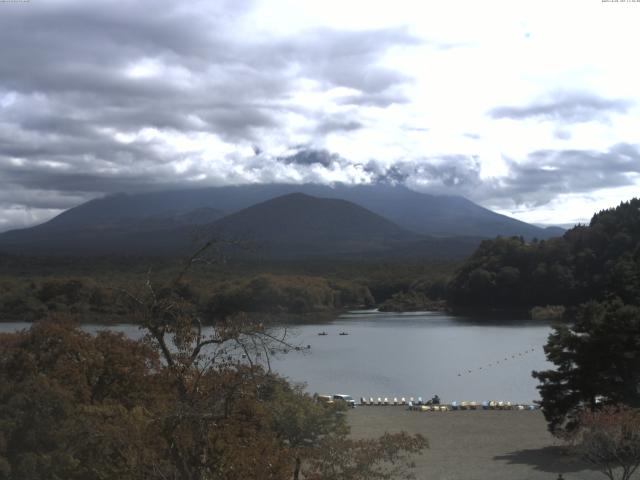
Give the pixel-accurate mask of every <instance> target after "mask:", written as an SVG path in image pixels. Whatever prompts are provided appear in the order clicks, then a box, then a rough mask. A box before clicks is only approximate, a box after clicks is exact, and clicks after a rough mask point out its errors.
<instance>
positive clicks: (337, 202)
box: [0, 184, 560, 258]
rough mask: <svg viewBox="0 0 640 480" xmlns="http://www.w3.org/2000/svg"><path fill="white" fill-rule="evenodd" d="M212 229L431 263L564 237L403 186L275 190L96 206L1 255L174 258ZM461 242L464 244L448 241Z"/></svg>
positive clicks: (18, 233) (154, 197)
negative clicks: (492, 240) (514, 240)
mask: <svg viewBox="0 0 640 480" xmlns="http://www.w3.org/2000/svg"><path fill="white" fill-rule="evenodd" d="M212 232H218V233H219V234H223V233H224V234H225V235H227V236H235V237H240V236H245V237H246V236H251V237H252V238H253V239H254V240H256V241H257V242H260V243H261V244H263V245H264V244H269V245H271V247H269V248H270V252H271V253H273V254H277V255H280V254H281V253H283V252H285V251H288V252H290V253H291V254H296V255H298V254H300V255H301V254H303V253H305V254H306V253H310V252H313V253H314V254H320V253H322V252H325V253H331V254H337V253H338V252H355V251H358V250H359V251H361V253H362V254H363V255H367V254H368V253H367V252H382V251H384V252H387V253H389V254H390V252H392V251H393V252H394V255H401V256H404V257H407V258H413V257H414V256H418V257H421V256H424V255H425V254H427V253H428V255H432V256H433V255H434V252H435V251H436V250H437V249H441V250H442V251H447V252H450V254H451V255H452V256H461V255H464V254H467V253H469V252H471V251H472V250H473V248H474V247H475V245H477V243H478V241H479V239H480V238H487V237H495V236H496V235H502V236H512V235H516V236H523V237H525V238H533V237H537V238H540V239H544V238H549V237H550V236H554V235H557V234H559V233H560V232H558V231H557V230H555V229H543V228H539V227H536V226H533V225H529V224H527V223H524V222H521V221H518V220H515V219H513V218H510V217H507V216H504V215H499V214H497V213H495V212H492V211H490V210H487V209H485V208H483V207H480V206H479V205H476V204H474V203H473V202H471V201H469V200H466V199H464V198H462V197H455V196H435V195H429V194H425V193H419V192H415V191H413V190H410V189H408V188H406V187H403V186H393V185H386V184H375V185H360V186H348V185H343V184H338V185H336V186H333V187H331V186H326V185H318V184H305V185H289V184H269V185H243V186H227V187H211V188H204V189H197V190H182V191H164V192H153V193H142V194H131V195H128V194H119V195H113V196H108V197H105V198H100V199H95V200H91V201H89V202H86V203H84V204H82V205H79V206H77V207H75V208H71V209H69V210H67V211H65V212H63V213H62V214H60V215H58V216H57V217H55V218H53V219H52V220H50V221H48V222H46V223H43V224H41V225H38V226H35V227H31V228H26V229H22V230H13V231H10V232H6V233H4V234H0V251H7V252H24V253H30V252H34V251H36V252H38V253H65V254H75V253H96V252H100V253H106V252H108V253H118V252H128V253H131V252H135V253H146V254H167V253H171V254H173V253H176V252H186V251H188V250H189V249H190V248H193V246H194V241H193V239H194V237H200V238H202V237H203V235H210V234H211V233H212ZM454 236H455V237H465V239H464V240H456V241H455V242H453V243H451V240H450V238H448V237H454ZM277 244H280V245H281V246H280V247H277V248H276V245H277ZM282 245H287V248H288V250H287V249H284V248H283V247H282ZM400 245H402V248H400ZM425 252H427V253H425Z"/></svg>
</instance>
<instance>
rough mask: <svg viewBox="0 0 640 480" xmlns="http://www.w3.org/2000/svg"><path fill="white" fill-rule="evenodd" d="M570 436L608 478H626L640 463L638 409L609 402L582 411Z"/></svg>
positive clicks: (614, 479)
mask: <svg viewBox="0 0 640 480" xmlns="http://www.w3.org/2000/svg"><path fill="white" fill-rule="evenodd" d="M571 439H572V441H573V442H574V443H575V445H576V449H577V451H578V452H579V453H580V454H581V456H582V457H583V458H584V459H585V460H587V461H588V462H589V463H591V464H593V465H595V466H596V467H598V468H599V469H600V470H601V471H602V472H603V473H604V474H605V475H606V476H607V477H608V478H609V479H610V480H616V479H620V480H629V479H630V478H631V477H632V476H633V474H634V473H635V471H636V470H637V469H638V467H640V410H638V409H630V408H626V407H613V406H609V407H605V408H603V409H600V410H596V411H593V412H591V411H585V412H583V413H582V415H581V416H580V427H579V428H578V429H576V430H575V431H574V432H573V435H572V438H571Z"/></svg>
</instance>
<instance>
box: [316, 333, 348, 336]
mask: <svg viewBox="0 0 640 480" xmlns="http://www.w3.org/2000/svg"><path fill="white" fill-rule="evenodd" d="M318 335H320V336H321V337H324V336H325V335H329V334H328V333H327V332H320V333H318ZM338 335H349V333H348V332H340V333H339V334H338Z"/></svg>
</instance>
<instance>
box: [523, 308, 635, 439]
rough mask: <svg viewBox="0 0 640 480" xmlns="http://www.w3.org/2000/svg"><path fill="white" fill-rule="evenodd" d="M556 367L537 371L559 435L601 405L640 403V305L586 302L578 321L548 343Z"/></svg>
mask: <svg viewBox="0 0 640 480" xmlns="http://www.w3.org/2000/svg"><path fill="white" fill-rule="evenodd" d="M545 353H546V355H547V359H548V360H549V361H550V362H552V363H553V364H554V365H555V367H556V368H555V370H546V371H541V372H533V376H534V377H535V378H537V379H539V380H540V385H539V386H538V390H539V391H540V395H541V397H542V401H541V405H542V407H543V412H544V415H545V417H546V419H547V421H548V423H549V430H550V431H551V432H552V433H554V434H563V433H567V432H570V431H571V430H573V429H575V428H576V427H577V426H578V425H579V419H580V415H581V413H582V412H583V410H585V409H588V410H594V409H595V408H596V406H597V405H598V404H602V405H607V404H611V405H627V406H631V407H640V308H639V307H636V306H630V305H623V304H622V303H621V302H619V301H613V302H610V303H606V304H602V303H597V302H591V303H589V304H586V305H585V306H584V307H583V308H582V310H581V312H580V313H579V315H578V319H577V320H576V322H575V324H573V325H572V326H567V325H560V326H556V327H554V331H553V333H552V334H551V335H550V336H549V340H548V342H547V345H546V346H545Z"/></svg>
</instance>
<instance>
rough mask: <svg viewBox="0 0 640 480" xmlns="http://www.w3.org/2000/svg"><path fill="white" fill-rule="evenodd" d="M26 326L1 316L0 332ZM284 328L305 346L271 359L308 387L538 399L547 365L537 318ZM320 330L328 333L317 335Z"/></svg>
mask: <svg viewBox="0 0 640 480" xmlns="http://www.w3.org/2000/svg"><path fill="white" fill-rule="evenodd" d="M28 326H29V324H27V323H19V322H18V323H15V322H14V323H0V331H5V332H6V331H15V330H17V329H20V328H27V327H28ZM83 328H85V329H86V330H88V331H96V330H98V329H101V328H107V327H103V326H99V325H85V326H84V327H83ZM108 328H111V329H113V330H118V331H123V332H124V333H125V334H127V335H128V336H130V337H134V338H135V337H139V336H140V334H141V332H140V330H139V329H138V327H137V326H135V325H129V324H121V325H114V326H110V327H108ZM287 328H288V331H289V337H288V338H289V341H291V342H293V343H294V344H299V345H304V346H306V345H310V346H311V348H310V350H309V351H304V352H295V351H292V352H290V353H288V354H286V355H278V356H276V357H275V358H272V359H271V366H272V368H273V369H274V370H276V371H277V372H279V373H281V374H282V375H284V376H286V377H288V378H289V379H290V380H293V381H297V382H303V381H304V382H306V383H307V389H308V390H309V391H310V392H318V393H347V394H350V395H352V396H354V397H356V398H360V397H361V396H366V397H390V398H391V397H398V398H400V397H407V398H408V397H416V398H417V397H418V396H421V397H423V398H424V399H426V398H430V397H431V396H433V395H434V394H438V395H439V396H440V398H441V399H442V400H443V401H444V402H451V401H453V400H457V401H463V400H475V401H478V402H479V401H482V400H489V399H495V400H503V401H511V402H522V403H531V402H532V401H533V400H535V399H538V398H539V395H538V392H537V390H536V388H535V387H536V384H537V381H536V380H535V379H533V378H532V377H531V371H532V370H544V369H547V368H550V367H551V365H550V364H549V363H548V362H547V361H546V360H545V357H544V352H543V350H542V347H543V345H544V344H545V343H546V340H547V336H548V335H549V333H550V331H551V328H550V326H549V324H546V323H540V322H531V321H526V320H523V321H517V322H516V321H502V320H491V319H490V318H486V317H483V318H482V319H473V318H469V317H454V316H451V315H448V314H445V313H440V312H412V313H382V312H377V311H360V312H350V313H347V314H344V315H341V316H340V317H338V318H337V319H336V320H335V321H333V322H330V323H322V324H306V325H296V326H288V327H287ZM322 331H324V332H326V333H327V335H326V336H320V335H318V333H319V332H322ZM340 332H346V333H348V335H339V334H340Z"/></svg>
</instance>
